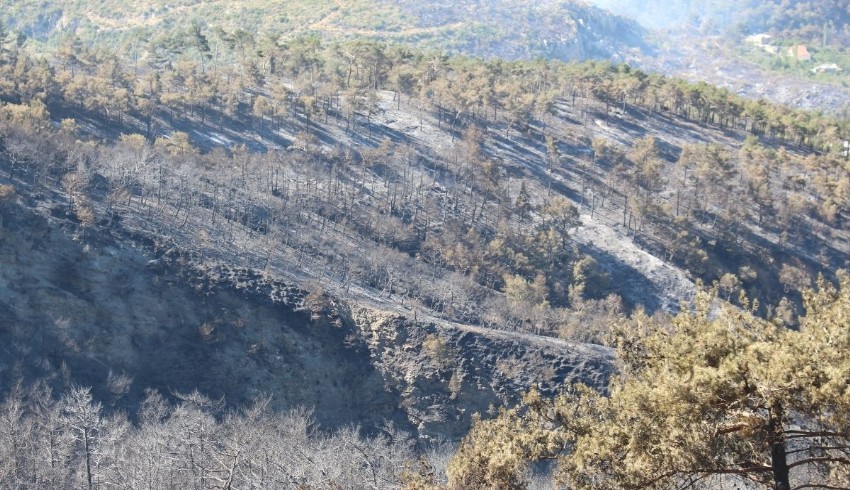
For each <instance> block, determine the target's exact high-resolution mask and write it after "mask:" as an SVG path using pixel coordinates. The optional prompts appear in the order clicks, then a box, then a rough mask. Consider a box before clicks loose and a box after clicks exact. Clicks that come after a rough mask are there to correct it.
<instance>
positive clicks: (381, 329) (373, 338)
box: [354, 309, 612, 439]
mask: <svg viewBox="0 0 850 490" xmlns="http://www.w3.org/2000/svg"><path fill="white" fill-rule="evenodd" d="M354 318H355V322H356V324H357V325H358V326H359V327H360V329H361V331H362V332H363V335H364V336H365V339H366V342H367V345H368V346H369V351H370V354H371V356H372V360H373V365H374V366H375V368H376V369H377V370H378V371H379V372H380V373H381V374H382V375H383V378H384V382H385V383H386V384H387V386H388V388H389V389H391V390H392V391H393V392H395V393H397V394H398V397H399V406H400V408H402V409H403V411H404V412H405V413H406V416H407V418H408V420H409V421H410V423H411V424H412V425H413V426H414V427H415V428H416V430H417V433H418V434H419V435H420V436H421V437H426V438H429V437H439V436H443V437H447V438H449V439H459V438H460V437H462V436H463V435H464V434H465V433H466V432H467V430H468V429H469V425H470V423H471V416H472V415H473V414H474V413H480V414H486V413H488V412H493V411H495V409H496V408H497V407H500V406H510V405H514V404H515V403H516V402H517V401H518V399H519V397H520V396H521V395H522V393H524V392H526V391H528V390H529V389H531V388H537V389H539V390H540V391H541V392H543V393H544V394H547V395H554V394H555V393H557V392H558V390H559V389H560V388H561V387H562V386H564V385H565V384H569V383H576V382H581V383H585V384H588V385H590V386H594V387H597V388H600V389H602V388H604V387H605V386H606V385H607V382H608V377H609V376H610V374H611V372H612V353H611V351H610V350H609V349H605V348H602V347H598V346H590V345H581V344H569V343H566V342H561V341H558V340H556V339H547V338H542V337H534V336H510V335H506V334H503V333H496V332H487V333H484V332H481V331H480V329H472V328H468V327H467V328H464V327H463V326H460V325H451V324H438V323H417V322H415V321H412V320H411V319H408V318H405V317H402V316H399V315H396V314H388V313H380V312H375V311H371V310H366V309H361V310H359V311H358V312H356V314H355V316H354Z"/></svg>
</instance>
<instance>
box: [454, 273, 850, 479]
mask: <svg viewBox="0 0 850 490" xmlns="http://www.w3.org/2000/svg"><path fill="white" fill-rule="evenodd" d="M840 277H841V286H840V287H835V286H833V285H831V284H829V283H827V282H826V281H823V280H821V281H820V282H819V283H818V286H817V288H816V289H813V290H808V291H807V292H805V294H804V297H805V306H806V315H805V316H804V317H803V318H802V319H801V324H800V328H799V330H790V329H786V328H783V327H781V326H778V325H776V324H773V323H770V322H767V321H765V320H762V319H759V318H757V317H756V316H755V315H753V314H752V313H751V311H748V310H746V309H741V308H737V307H734V306H732V305H730V304H728V303H720V302H719V300H718V299H717V295H716V293H713V292H703V293H701V294H700V295H699V296H698V298H697V299H696V300H695V302H694V305H693V307H692V308H691V309H689V310H687V311H684V312H683V313H680V314H679V315H677V316H676V317H674V318H673V319H672V320H671V321H669V322H666V323H664V322H661V321H660V320H656V319H651V318H649V317H647V316H645V315H642V314H636V315H634V316H633V317H632V318H631V320H630V321H629V322H625V323H624V324H623V325H621V326H620V327H619V329H618V333H617V334H616V337H617V340H616V342H617V346H618V347H617V348H618V356H619V359H620V361H621V362H622V365H621V369H622V374H621V376H620V377H618V378H616V379H615V380H614V381H613V382H612V385H611V386H610V393H609V394H608V395H600V394H598V393H596V392H593V391H591V390H589V389H587V388H584V387H570V388H569V389H568V390H567V391H565V392H564V393H563V394H561V395H560V396H558V397H557V398H556V399H555V400H551V401H549V400H545V399H543V398H542V397H541V396H540V395H539V394H538V393H536V392H532V393H530V394H529V395H527V396H526V398H525V400H524V405H523V406H521V407H517V408H515V409H512V410H507V411H503V412H502V413H501V414H500V415H499V416H498V417H497V418H496V419H494V420H488V421H479V422H477V423H476V425H475V427H474V428H473V430H472V431H471V432H470V434H469V435H468V436H467V438H466V439H465V440H464V442H463V443H462V445H461V447H460V449H459V451H458V453H457V454H456V456H455V458H454V460H453V462H452V465H451V467H450V478H451V482H452V484H453V485H455V486H458V487H478V488H490V487H492V488H496V487H500V488H501V487H522V484H523V475H524V472H525V470H526V469H527V465H528V463H529V462H530V461H534V460H540V459H554V458H557V459H558V462H559V464H558V471H557V473H556V475H555V479H556V480H557V482H558V483H559V484H563V485H567V486H568V487H569V488H577V489H581V488H588V489H589V488H623V489H626V488H629V489H631V488H651V489H656V488H657V489H660V488H701V487H700V485H702V484H704V483H707V482H708V481H711V480H719V481H721V482H724V483H725V484H727V485H728V484H731V482H733V481H743V480H747V481H748V482H749V484H750V485H752V486H755V487H756V488H771V489H774V488H775V489H785V490H790V489H802V488H827V489H837V488H848V487H849V486H850V418H848V415H850V382H848V381H850V360H848V358H847V356H846V352H848V349H850V327H849V326H850V283H849V282H848V281H850V278H849V277H848V276H847V275H846V274H840ZM741 303H742V304H748V303H747V301H745V300H742V302H741ZM750 306H753V305H750Z"/></svg>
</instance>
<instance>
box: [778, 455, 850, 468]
mask: <svg viewBox="0 0 850 490" xmlns="http://www.w3.org/2000/svg"><path fill="white" fill-rule="evenodd" d="M812 463H843V464H847V465H850V458H842V457H837V456H820V457H817V458H806V459H801V460H799V461H794V462H793V463H789V464H788V469H791V468H795V467H797V466H803V465H805V464H812Z"/></svg>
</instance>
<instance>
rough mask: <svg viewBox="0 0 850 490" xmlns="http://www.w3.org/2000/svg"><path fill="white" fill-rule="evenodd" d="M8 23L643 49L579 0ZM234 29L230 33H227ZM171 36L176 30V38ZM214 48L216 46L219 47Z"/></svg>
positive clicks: (343, 4) (218, 8)
mask: <svg viewBox="0 0 850 490" xmlns="http://www.w3.org/2000/svg"><path fill="white" fill-rule="evenodd" d="M4 14H5V15H4V17H5V19H4V18H3V17H0V21H3V20H5V22H6V23H7V24H8V25H9V26H10V27H11V28H13V29H15V30H19V31H21V32H23V33H24V34H25V35H27V36H28V37H31V38H33V39H34V40H36V41H38V42H40V43H45V44H46V45H47V46H48V47H50V46H52V47H54V48H55V47H56V46H58V45H59V44H61V43H62V42H63V41H64V40H65V39H66V38H68V37H69V36H76V37H77V38H79V39H80V40H81V41H82V42H83V43H85V44H91V43H96V44H97V45H104V44H107V45H112V46H113V47H115V48H119V47H120V48H121V49H125V50H127V51H130V52H132V51H135V50H138V48H139V46H140V45H145V44H147V43H151V42H156V41H157V40H161V39H162V38H164V37H169V35H168V34H165V33H166V32H169V33H170V37H172V38H174V37H177V38H179V37H180V34H181V33H191V32H192V30H193V29H195V28H202V29H205V30H210V31H213V32H215V33H217V34H219V35H218V36H215V37H213V36H211V37H210V45H211V46H213V47H216V45H218V44H220V43H231V44H233V43H234V42H235V43H237V44H239V46H240V49H248V50H253V49H255V47H256V49H265V46H266V45H267V44H268V43H269V42H270V41H279V40H285V39H292V38H294V37H298V36H300V35H306V34H313V35H317V36H319V37H321V38H322V39H325V40H339V39H351V38H359V39H372V40H381V41H392V42H394V43H400V44H406V45H410V46H415V47H416V48H417V49H423V48H430V49H435V50H439V51H443V52H450V53H465V54H470V55H475V56H485V57H499V58H503V59H516V58H534V57H546V58H554V59H562V60H570V59H572V60H575V59H587V58H600V57H601V58H603V59H608V58H611V57H612V56H615V55H622V54H624V53H625V52H627V51H629V50H631V49H637V48H640V47H643V46H644V43H643V41H642V35H643V31H642V29H641V28H640V27H638V26H637V24H635V23H633V22H630V21H628V20H626V19H623V18H620V17H616V16H614V15H612V14H610V13H608V12H605V11H602V10H600V9H597V8H594V7H591V6H589V5H587V4H585V3H582V2H572V1H555V0H546V1H544V2H525V1H524V2H514V1H505V0H499V1H495V2H480V1H464V2H448V3H443V4H429V3H423V2H412V1H408V0H391V1H389V0H385V1H381V2H371V1H363V0H334V1H331V0H327V1H319V2H303V1H293V0H288V1H283V2H281V1H268V0H250V1H248V0H240V1H235V2H234V1H218V0H216V1H205V2H195V1H183V2H179V1H178V2H162V1H154V2H143V3H142V2H137V3H133V4H131V5H127V4H126V3H121V2H118V3H116V2H100V3H97V4H94V3H91V2H85V1H82V2H77V1H71V2H64V1H63V2H42V3H39V4H34V3H32V2H28V1H18V0H13V1H11V2H6V8H5V12H4ZM228 32H230V33H236V35H235V36H232V37H228V36H227V35H226V34H227V33H228ZM175 34H177V35H176V36H175ZM219 49H220V48H216V51H218V50H219Z"/></svg>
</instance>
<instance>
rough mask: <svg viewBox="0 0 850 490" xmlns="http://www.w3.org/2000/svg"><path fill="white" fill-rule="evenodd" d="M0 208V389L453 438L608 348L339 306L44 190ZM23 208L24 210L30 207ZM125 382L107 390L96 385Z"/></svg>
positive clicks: (586, 376)
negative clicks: (266, 409) (199, 400)
mask: <svg viewBox="0 0 850 490" xmlns="http://www.w3.org/2000/svg"><path fill="white" fill-rule="evenodd" d="M18 191H19V192H18V196H17V197H14V198H12V199H7V200H5V201H4V202H2V203H0V257H2V267H0V338H2V343H3V345H4V348H3V349H2V352H0V365H2V366H6V368H5V369H3V370H2V371H0V381H2V388H3V390H2V391H3V393H6V392H7V390H8V389H9V388H10V386H12V385H13V384H14V383H16V382H17V381H18V380H20V379H23V380H25V381H32V380H34V379H37V378H47V379H48V380H50V382H51V383H52V384H54V385H55V386H57V387H58V388H59V389H60V391H62V387H63V386H65V387H67V386H69V385H84V386H93V387H94V391H95V394H96V398H97V399H99V400H101V401H102V402H104V403H105V404H106V405H107V406H109V407H113V408H123V409H127V410H129V411H130V413H131V414H132V413H135V411H136V409H137V408H138V403H139V402H140V400H141V399H142V398H143V397H144V394H145V390H146V389H149V388H150V389H157V390H159V391H160V392H162V393H163V394H166V395H167V396H171V395H173V394H175V393H187V392H190V391H193V390H198V391H199V392H201V393H202V394H204V395H206V396H208V397H211V398H214V399H215V398H220V397H223V398H224V401H225V402H226V403H227V404H228V405H229V406H238V405H244V404H247V403H249V402H250V401H251V400H252V399H255V398H257V397H258V396H260V395H262V394H269V395H271V396H272V403H273V407H274V408H275V409H277V410H284V409H288V408H293V407H307V408H310V409H312V410H313V411H314V415H315V417H316V419H317V421H318V422H319V423H320V425H321V426H323V427H328V428H333V427H339V426H342V425H347V424H356V425H360V426H362V427H364V428H365V429H367V430H371V429H374V428H376V427H379V426H380V425H381V424H382V423H383V422H384V421H392V422H394V423H395V424H396V426H397V427H400V428H402V429H405V430H408V431H411V432H413V433H415V434H419V435H421V436H432V437H448V438H459V437H461V436H462V435H463V434H464V433H465V431H466V430H467V429H468V426H469V423H470V417H471V415H472V414H473V413H474V412H484V411H486V410H488V408H489V406H490V405H502V404H511V403H513V402H515V401H516V399H517V397H518V396H519V395H520V394H521V393H522V392H524V391H525V390H527V389H529V388H530V387H532V386H538V387H540V388H541V389H543V390H544V391H548V390H553V389H555V388H556V387H558V386H560V385H561V384H562V383H564V382H568V381H570V382H571V381H583V382H586V383H589V384H591V385H593V386H596V387H598V388H603V387H604V386H605V384H606V382H607V377H608V376H609V374H610V373H611V370H612V366H611V353H610V352H609V351H608V350H606V349H603V348H599V347H592V346H582V345H576V344H569V343H566V342H563V341H557V340H555V339H545V338H538V337H534V336H509V335H503V334H499V333H495V332H490V331H487V330H486V329H470V328H468V327H463V326H460V325H452V324H448V323H445V322H441V323H439V324H435V323H430V322H416V321H414V320H411V319H409V318H405V317H403V316H400V315H398V314H395V313H382V312H380V311H376V310H372V309H369V308H362V307H358V308H357V309H356V312H355V313H354V314H352V312H351V310H350V308H349V306H347V305H346V304H345V303H340V302H338V301H336V300H335V299H333V298H331V297H328V296H326V295H321V294H316V293H314V294H309V293H306V292H304V291H301V290H298V289H296V288H291V287H287V286H286V285H284V284H282V283H279V282H277V281H275V280H273V279H271V278H267V277H264V276H263V275H261V274H259V273H257V272H254V271H251V270H245V269H233V268H230V267H226V266H219V267H214V268H211V267H208V266H207V265H205V264H204V263H203V262H199V261H198V260H197V258H196V257H193V256H191V255H187V254H184V253H181V252H180V251H179V250H176V249H162V248H160V247H157V245H156V243H155V240H156V237H154V239H153V240H149V239H148V238H146V237H145V236H139V235H136V234H133V233H130V232H128V231H127V230H125V229H123V228H121V227H120V226H119V225H117V224H116V225H115V226H113V227H111V228H109V229H101V230H99V231H94V230H91V229H85V228H82V227H80V225H79V224H78V223H75V222H74V219H73V218H72V217H69V216H68V215H66V208H65V207H64V206H63V205H62V204H59V203H57V202H56V201H55V200H53V199H45V198H44V197H45V194H41V197H40V198H38V197H34V196H31V195H29V193H28V192H27V191H26V189H21V188H20V187H19V189H18ZM34 208H37V209H34ZM115 375H124V376H128V377H129V378H130V379H131V383H130V384H129V385H128V386H126V385H125V386H123V388H122V387H119V386H116V384H115V383H114V382H112V381H110V380H114V379H116V377H115Z"/></svg>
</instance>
